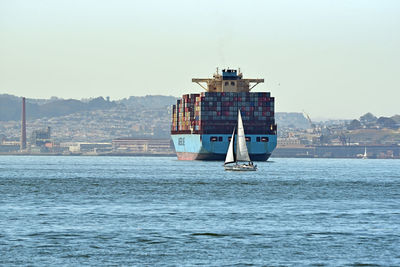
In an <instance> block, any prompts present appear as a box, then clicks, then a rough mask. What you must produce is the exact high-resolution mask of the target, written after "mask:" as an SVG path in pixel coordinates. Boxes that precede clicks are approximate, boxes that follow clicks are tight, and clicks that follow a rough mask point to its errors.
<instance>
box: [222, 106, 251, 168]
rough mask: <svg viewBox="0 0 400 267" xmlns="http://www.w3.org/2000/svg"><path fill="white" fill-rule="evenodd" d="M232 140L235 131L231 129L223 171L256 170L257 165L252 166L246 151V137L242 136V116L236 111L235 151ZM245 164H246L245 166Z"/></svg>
mask: <svg viewBox="0 0 400 267" xmlns="http://www.w3.org/2000/svg"><path fill="white" fill-rule="evenodd" d="M234 140H235V129H233V133H232V138H231V141H230V143H229V147H228V152H227V153H226V158H225V164H224V167H225V170H226V171H255V170H257V165H253V162H251V160H250V156H249V152H248V150H247V145H246V137H245V135H244V128H243V121H242V115H241V114H240V110H239V111H238V129H237V138H236V151H234V142H235V141H234ZM235 152H236V153H235ZM239 162H243V163H239ZM246 162H248V163H247V164H246ZM232 163H234V164H232Z"/></svg>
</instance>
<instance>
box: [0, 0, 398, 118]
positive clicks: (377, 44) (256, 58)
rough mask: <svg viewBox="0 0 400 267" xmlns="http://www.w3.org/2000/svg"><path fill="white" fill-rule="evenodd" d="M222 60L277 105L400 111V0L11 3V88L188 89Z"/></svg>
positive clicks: (3, 55)
mask: <svg viewBox="0 0 400 267" xmlns="http://www.w3.org/2000/svg"><path fill="white" fill-rule="evenodd" d="M217 66H218V67H220V69H222V68H225V67H231V68H237V67H240V68H241V70H242V72H243V74H244V77H248V78H265V80H266V83H264V84H261V85H258V86H257V87H256V89H255V91H271V93H272V95H273V96H275V97H276V107H277V111H299V112H301V111H302V110H305V111H306V112H308V113H309V114H310V115H311V117H329V118H354V117H359V116H360V115H362V114H364V113H366V112H368V111H371V112H372V113H374V114H375V115H377V116H388V115H393V114H396V113H397V114H400V104H399V102H400V1H397V0H393V1H385V0H376V1H372V0H371V1H363V0H359V1H356V0H354V1H351V0H332V1H324V0H314V1H303V0H294V1H284V0H283V1H282V0H280V1H276V0H274V1H220V0H219V1H217V0H215V1H205V0H203V1H184V0H182V1H171V0H168V1H166V0H165V1H149V0H146V1H133V0H131V1H128V0H126V1H123V0H108V1H105V0H103V1H102V0H76V1H74V0H65V1H61V0H58V1H57V0H47V1H46V0H37V1H35V0H26V1H20V0H0V93H9V94H15V95H18V96H27V97H32V98H49V97H51V96H58V97H63V98H78V99H80V98H88V97H96V96H110V97H111V99H120V98H124V97H128V96H131V95H135V96H142V95H147V94H161V95H174V96H180V95H182V94H185V93H195V92H202V91H203V90H202V89H201V88H200V87H199V86H198V85H196V84H193V83H192V82H191V78H194V77H196V78H203V77H211V76H212V74H213V73H214V72H215V68H216V67H217Z"/></svg>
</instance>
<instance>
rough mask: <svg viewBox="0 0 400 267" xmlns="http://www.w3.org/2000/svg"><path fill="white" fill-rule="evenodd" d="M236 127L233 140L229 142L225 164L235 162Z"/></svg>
mask: <svg viewBox="0 0 400 267" xmlns="http://www.w3.org/2000/svg"><path fill="white" fill-rule="evenodd" d="M234 137H235V129H233V133H232V138H231V142H230V143H229V147H228V152H227V153H226V158H225V164H228V163H233V162H235V155H234V153H233V142H234V140H235V138H234Z"/></svg>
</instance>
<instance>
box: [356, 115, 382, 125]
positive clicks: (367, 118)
mask: <svg viewBox="0 0 400 267" xmlns="http://www.w3.org/2000/svg"><path fill="white" fill-rule="evenodd" d="M377 119H378V118H377V117H375V116H374V115H373V114H372V113H370V112H368V113H366V114H364V115H362V116H361V117H360V122H361V123H362V124H364V125H365V124H370V123H375V122H376V120H377Z"/></svg>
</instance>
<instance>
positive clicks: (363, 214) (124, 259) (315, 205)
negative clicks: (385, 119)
mask: <svg viewBox="0 0 400 267" xmlns="http://www.w3.org/2000/svg"><path fill="white" fill-rule="evenodd" d="M257 164H258V166H259V170H258V171H257V172H249V173H242V172H240V173H237V172H225V171H224V169H223V167H222V163H221V162H200V161H178V160H176V158H171V157H166V158H155V157H154V158H151V157H45V156H43V157H41V156H39V157H30V156H0V265H3V266H24V265H27V266H60V265H62V266H77V265H91V266H110V265H111V266H123V265H125V266H192V265H202V266H400V161H399V160H356V159H280V158H275V159H272V160H271V161H270V162H264V163H257Z"/></svg>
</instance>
